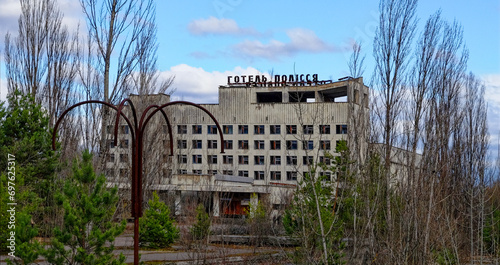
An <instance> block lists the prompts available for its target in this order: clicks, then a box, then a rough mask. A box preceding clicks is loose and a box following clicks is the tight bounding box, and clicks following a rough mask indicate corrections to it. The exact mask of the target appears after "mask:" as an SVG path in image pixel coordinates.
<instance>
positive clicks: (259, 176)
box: [177, 169, 332, 181]
mask: <svg viewBox="0 0 500 265" xmlns="http://www.w3.org/2000/svg"><path fill="white" fill-rule="evenodd" d="M177 173H178V174H179V175H187V174H188V172H187V170H186V169H179V170H178V171H177ZM192 173H193V174H199V175H201V174H203V172H202V170H196V169H195V170H193V171H192ZM207 173H208V175H215V174H217V173H218V171H217V170H213V169H212V170H208V171H207ZM221 173H222V174H224V175H233V174H234V173H235V172H234V171H233V170H222V171H221ZM303 174H304V176H305V175H306V174H309V173H308V172H303ZM319 174H320V176H323V179H324V180H327V181H331V176H332V173H331V172H328V171H326V172H320V173H319ZM237 175H238V176H239V177H250V175H249V171H248V170H238V171H237ZM297 175H298V172H297V171H286V180H287V181H296V180H297ZM253 178H254V179H255V180H265V178H266V172H265V171H253ZM269 179H270V180H281V179H282V172H281V171H269Z"/></svg>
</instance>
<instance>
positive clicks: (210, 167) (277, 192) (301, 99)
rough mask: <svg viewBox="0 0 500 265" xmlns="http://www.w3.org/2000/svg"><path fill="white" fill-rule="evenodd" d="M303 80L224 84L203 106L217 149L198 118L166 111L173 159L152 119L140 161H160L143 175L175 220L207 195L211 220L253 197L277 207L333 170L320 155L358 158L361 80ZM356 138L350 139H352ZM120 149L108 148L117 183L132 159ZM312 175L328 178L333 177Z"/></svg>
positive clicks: (362, 136) (362, 123)
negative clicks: (345, 146)
mask: <svg viewBox="0 0 500 265" xmlns="http://www.w3.org/2000/svg"><path fill="white" fill-rule="evenodd" d="M245 77H246V78H245ZM304 77H306V78H305V79H304ZM309 77H310V75H306V76H304V75H300V76H299V75H290V76H281V77H280V76H278V78H277V79H276V78H273V80H274V81H275V82H267V78H266V77H264V76H241V77H240V76H235V77H228V84H227V85H221V86H220V87H219V103H218V104H201V106H202V107H204V108H206V109H207V110H208V111H210V112H211V113H212V114H213V116H215V117H216V119H217V120H218V122H219V124H220V126H221V129H222V133H223V136H224V141H223V142H222V141H221V139H220V137H219V132H218V129H217V127H216V126H215V123H214V122H213V121H212V119H211V118H210V117H209V116H208V115H206V114H205V113H204V112H203V111H200V110H199V109H197V108H193V107H192V106H187V105H175V106H172V107H169V108H168V109H166V111H167V114H168V117H169V119H170V122H171V124H172V129H173V132H172V134H173V141H174V143H173V147H174V152H173V154H170V153H169V145H170V141H169V137H167V134H168V130H167V129H166V128H167V126H166V124H165V123H164V122H163V121H162V120H161V119H158V120H157V122H156V125H157V126H156V127H158V125H161V126H160V127H161V128H162V129H161V130H156V132H155V133H154V134H153V135H152V137H151V138H152V139H151V140H148V139H146V141H154V142H155V143H154V144H152V145H151V146H152V147H151V148H152V149H151V151H146V153H145V154H144V156H145V157H147V158H145V159H147V160H148V161H151V160H153V161H159V163H158V164H156V165H155V166H153V167H155V168H156V169H155V170H156V173H153V171H155V170H154V169H151V170H150V172H149V173H150V175H154V174H156V175H157V176H158V177H157V178H156V180H154V181H153V182H152V185H151V186H149V188H150V189H154V190H159V191H164V192H167V191H168V192H172V193H175V196H176V202H177V203H176V210H175V211H176V213H177V214H180V213H182V203H181V201H182V197H183V196H184V195H185V194H192V192H209V193H210V194H212V195H211V197H212V199H211V200H210V201H211V208H212V210H213V214H214V215H215V216H219V215H222V214H226V215H232V214H236V215H239V214H242V213H243V211H242V209H243V208H245V205H248V202H249V200H250V197H251V196H250V195H251V194H253V193H255V194H258V195H259V196H268V198H269V199H270V200H271V202H272V203H273V205H274V206H275V208H279V207H280V204H283V203H285V202H284V201H283V198H284V197H286V195H285V194H289V193H290V192H293V190H294V187H295V186H296V184H297V181H298V180H300V179H301V177H302V176H304V174H306V173H307V172H309V170H310V166H311V165H312V164H314V163H319V162H321V163H323V164H330V163H331V161H330V159H329V158H328V156H327V155H326V153H330V154H332V155H335V147H336V144H337V143H338V141H340V140H346V141H348V143H349V145H350V146H352V148H353V149H352V150H357V151H356V152H359V153H360V154H361V153H364V152H363V150H364V149H365V148H367V142H366V131H367V130H366V126H367V125H366V117H368V114H367V113H368V95H369V89H368V87H366V86H365V85H364V84H363V80H362V78H357V79H352V78H348V79H345V80H343V81H338V82H330V81H318V80H317V77H316V76H314V78H313V79H310V78H309ZM287 79H288V80H287ZM247 80H248V81H250V80H251V81H250V82H246V81H247ZM283 80H287V81H283ZM149 97H150V98H149V101H151V100H153V101H154V100H156V102H155V104H158V105H160V104H163V103H166V102H169V100H170V98H169V97H168V96H167V95H156V96H149ZM138 98H139V97H138V96H133V97H132V100H137V99H138ZM158 116H160V115H158ZM360 117H361V118H360ZM121 126H122V127H121V133H122V134H126V133H127V131H128V129H127V128H126V126H125V125H123V124H122V125H121ZM153 127H155V126H153ZM152 130H154V129H152ZM108 131H109V130H108ZM354 131H355V132H356V137H352V136H351V135H352V132H354ZM125 138H126V137H125ZM125 140H126V139H122V140H121V141H125ZM129 141H130V140H129ZM124 145H125V144H124ZM221 145H223V146H224V150H225V152H224V153H221V152H220V147H221ZM155 146H156V147H155ZM121 147H123V146H121ZM127 147H128V145H127ZM124 149H126V148H122V150H120V148H119V147H112V149H111V151H110V153H111V154H112V156H113V157H114V158H117V157H119V158H120V163H116V162H117V161H116V160H117V159H113V161H110V162H109V163H108V168H109V169H112V171H111V172H113V174H115V175H117V174H118V173H119V175H121V177H120V178H122V179H123V176H124V175H126V174H127V172H128V171H127V169H126V165H125V166H124V163H125V164H126V162H127V160H130V157H129V156H128V155H127V151H126V150H128V149H126V150H124ZM153 149H154V150H153ZM159 150H161V151H159ZM124 156H126V157H124ZM360 159H362V157H361V156H360ZM112 162H113V163H112ZM117 165H118V166H117ZM120 165H121V166H120ZM317 174H321V175H324V176H327V179H328V178H330V177H331V176H332V174H335V172H330V171H329V170H325V171H320V172H317ZM145 175H146V176H147V175H148V172H146V174H145Z"/></svg>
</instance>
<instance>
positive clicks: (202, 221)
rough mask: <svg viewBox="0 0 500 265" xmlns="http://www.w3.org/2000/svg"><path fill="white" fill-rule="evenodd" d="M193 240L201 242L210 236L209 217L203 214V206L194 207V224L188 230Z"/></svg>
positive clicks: (205, 213)
mask: <svg viewBox="0 0 500 265" xmlns="http://www.w3.org/2000/svg"><path fill="white" fill-rule="evenodd" d="M190 231H191V235H192V236H193V239H194V240H203V239H206V238H207V237H208V235H209V234H210V216H209V215H208V213H207V212H205V207H204V206H203V204H199V205H198V207H196V222H195V223H194V224H193V226H192V227H191V229H190Z"/></svg>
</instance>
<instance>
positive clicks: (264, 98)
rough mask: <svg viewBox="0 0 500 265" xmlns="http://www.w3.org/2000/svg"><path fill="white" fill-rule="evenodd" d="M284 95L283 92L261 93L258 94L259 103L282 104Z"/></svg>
mask: <svg viewBox="0 0 500 265" xmlns="http://www.w3.org/2000/svg"><path fill="white" fill-rule="evenodd" d="M281 102H283V94H282V93H281V92H259V93H257V103H281Z"/></svg>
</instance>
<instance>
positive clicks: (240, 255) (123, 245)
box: [0, 235, 278, 265]
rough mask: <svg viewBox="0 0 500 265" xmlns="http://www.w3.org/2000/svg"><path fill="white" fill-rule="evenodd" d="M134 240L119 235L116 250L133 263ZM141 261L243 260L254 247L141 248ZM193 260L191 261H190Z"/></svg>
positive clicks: (268, 250)
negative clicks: (151, 249)
mask: <svg viewBox="0 0 500 265" xmlns="http://www.w3.org/2000/svg"><path fill="white" fill-rule="evenodd" d="M133 244H134V240H133V237H132V236H131V235H125V236H119V237H117V238H116V240H115V247H116V250H115V251H114V252H115V253H116V254H117V255H119V253H123V254H124V255H125V257H126V261H125V262H126V263H130V264H131V263H133V261H134V251H133ZM255 251H256V252H257V253H258V256H268V257H271V255H273V254H276V253H277V252H278V251H277V250H276V249H271V248H257V249H255ZM139 253H140V254H141V261H145V262H147V261H165V262H166V263H174V264H179V265H181V264H191V263H192V261H194V260H203V259H206V260H210V261H211V262H210V263H214V264H218V263H226V262H228V263H232V262H241V261H244V260H245V259H248V258H249V257H252V256H253V254H254V248H253V247H247V246H229V247H227V246H226V247H223V246H221V245H210V246H209V247H208V248H206V249H203V250H201V251H195V250H184V249H183V248H182V247H181V246H178V245H174V246H173V247H172V250H170V251H150V250H141V251H139ZM5 259H7V256H1V258H0V261H2V262H1V263H3V262H4V261H5ZM190 261H191V262H190ZM38 264H44V265H45V264H49V263H48V262H45V261H44V260H42V259H41V260H39V261H38Z"/></svg>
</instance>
